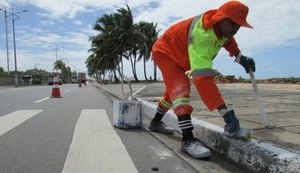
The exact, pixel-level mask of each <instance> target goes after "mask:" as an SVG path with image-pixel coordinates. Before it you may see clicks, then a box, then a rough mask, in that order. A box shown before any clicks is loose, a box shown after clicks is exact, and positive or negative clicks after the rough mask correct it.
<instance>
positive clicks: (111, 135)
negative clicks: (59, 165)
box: [62, 109, 138, 173]
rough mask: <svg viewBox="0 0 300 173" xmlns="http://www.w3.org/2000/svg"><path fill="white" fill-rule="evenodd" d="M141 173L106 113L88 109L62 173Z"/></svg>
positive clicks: (75, 132) (77, 126) (83, 114)
mask: <svg viewBox="0 0 300 173" xmlns="http://www.w3.org/2000/svg"><path fill="white" fill-rule="evenodd" d="M86 172H88V173H99V172H109V173H120V172H130V173H135V172H138V171H137V170H136V168H135V166H134V163H133V162H132V160H131V158H130V156H129V154H128V153H127V151H126V148H125V146H124V145H123V143H122V141H121V139H120V138H119V136H118V135H117V133H116V132H115V130H114V128H113V127H112V125H111V123H110V121H109V119H108V117H107V115H106V112H105V110H103V109H84V110H82V111H81V114H80V117H79V119H78V121H77V124H76V127H75V130H74V135H73V140H72V143H71V146H70V149H69V152H68V155H67V158H66V161H65V164H64V168H63V170H62V173H86Z"/></svg>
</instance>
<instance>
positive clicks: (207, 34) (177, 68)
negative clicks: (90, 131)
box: [149, 1, 255, 158]
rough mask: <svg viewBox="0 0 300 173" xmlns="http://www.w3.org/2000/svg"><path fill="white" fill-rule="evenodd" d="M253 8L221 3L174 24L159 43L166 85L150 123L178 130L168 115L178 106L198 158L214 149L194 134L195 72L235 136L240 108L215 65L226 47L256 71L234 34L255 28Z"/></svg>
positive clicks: (187, 144) (156, 54) (187, 143)
mask: <svg viewBox="0 0 300 173" xmlns="http://www.w3.org/2000/svg"><path fill="white" fill-rule="evenodd" d="M248 10H249V9H248V7H247V6H246V5H244V4H242V3H241V2H238V1H228V2H226V3H224V4H223V5H222V6H220V7H219V8H218V9H213V10H209V11H206V12H205V13H203V14H201V15H199V16H195V17H192V18H189V19H186V20H183V21H181V22H179V23H176V24H174V25H173V26H171V27H170V28H168V29H167V30H166V31H165V33H164V34H163V36H162V37H161V38H159V39H158V40H157V41H156V42H155V44H154V46H153V49H152V54H153V58H154V61H155V63H156V64H157V66H158V67H159V68H160V70H161V73H162V76H163V79H164V83H165V86H166V90H165V93H164V95H163V97H161V98H160V99H159V100H158V106H157V112H156V114H155V116H154V118H153V119H152V121H151V123H150V125H149V129H150V130H151V131H154V132H160V133H165V134H171V133H173V129H171V128H169V127H167V126H166V124H165V123H164V122H163V121H162V118H163V116H164V115H165V113H166V112H167V111H168V110H169V109H170V108H172V107H173V110H174V113H175V114H176V116H177V118H178V125H179V128H180V129H181V131H182V146H181V150H182V151H183V152H185V153H187V154H189V155H190V156H192V157H194V158H207V157H209V156H210V155H211V153H210V150H209V149H208V148H206V147H204V146H203V145H202V144H201V143H200V142H199V141H198V140H197V139H195V138H194V136H193V132H192V130H193V124H192V123H191V113H192V111H193V108H192V106H191V105H190V96H189V93H190V80H189V78H190V77H192V79H193V82H194V84H195V86H196V88H197V91H198V93H199V95H200V96H201V98H202V100H203V102H204V104H205V105H206V106H207V108H208V109H209V110H210V111H213V110H214V109H218V111H219V113H220V114H221V115H222V116H223V118H224V121H225V123H226V125H225V128H224V134H227V135H228V136H234V135H235V133H236V132H237V131H238V130H239V129H240V125H239V120H238V119H237V117H236V116H235V113H234V111H233V110H232V109H229V108H228V107H227V106H226V104H225V102H224V100H223V98H222V96H221V94H220V92H219V90H218V88H217V86H216V83H215V80H214V75H213V69H212V65H213V59H214V58H215V56H216V55H217V53H218V52H219V50H220V49H221V47H223V48H225V49H226V50H227V51H228V52H229V55H230V56H231V57H232V56H235V57H236V58H235V62H237V63H239V64H241V65H242V66H243V67H244V68H245V70H246V72H247V73H249V70H252V71H255V63H254V60H253V59H252V58H249V57H246V56H244V55H242V53H241V51H240V50H239V48H238V46H237V43H236V41H235V39H234V37H233V36H234V35H235V34H236V33H237V31H238V30H239V29H240V27H241V26H243V27H247V28H253V27H252V26H251V25H250V24H248V22H247V20H246V18H247V15H248Z"/></svg>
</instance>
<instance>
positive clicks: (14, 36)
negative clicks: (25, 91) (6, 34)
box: [11, 9, 18, 87]
mask: <svg viewBox="0 0 300 173" xmlns="http://www.w3.org/2000/svg"><path fill="white" fill-rule="evenodd" d="M11 10H12V23H13V39H14V59H15V84H16V87H17V86H18V66H17V51H16V33H15V13H14V10H13V9H11Z"/></svg>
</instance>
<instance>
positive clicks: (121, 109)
mask: <svg viewBox="0 0 300 173" xmlns="http://www.w3.org/2000/svg"><path fill="white" fill-rule="evenodd" d="M142 107H143V103H142V102H140V101H134V100H121V101H114V110H113V114H114V118H113V124H114V126H115V127H118V128H122V129H130V128H141V127H142V122H143V121H142Z"/></svg>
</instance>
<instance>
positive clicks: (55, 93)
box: [51, 76, 61, 98]
mask: <svg viewBox="0 0 300 173" xmlns="http://www.w3.org/2000/svg"><path fill="white" fill-rule="evenodd" d="M51 98H61V95H60V90H59V81H58V77H57V76H55V77H54V78H53V88H52V95H51Z"/></svg>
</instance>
